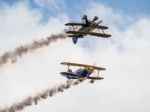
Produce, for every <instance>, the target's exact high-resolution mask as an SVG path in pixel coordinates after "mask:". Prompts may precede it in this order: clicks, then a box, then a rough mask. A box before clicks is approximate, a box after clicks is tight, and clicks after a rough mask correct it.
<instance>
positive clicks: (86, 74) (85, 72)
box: [60, 62, 106, 83]
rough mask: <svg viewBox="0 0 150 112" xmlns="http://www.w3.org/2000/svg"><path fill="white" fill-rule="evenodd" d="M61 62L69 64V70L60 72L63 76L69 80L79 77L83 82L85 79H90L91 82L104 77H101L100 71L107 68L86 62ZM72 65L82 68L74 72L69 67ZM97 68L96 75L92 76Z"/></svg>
mask: <svg viewBox="0 0 150 112" xmlns="http://www.w3.org/2000/svg"><path fill="white" fill-rule="evenodd" d="M61 64H62V65H67V66H68V70H67V72H60V74H61V75H62V76H65V77H66V78H67V79H68V81H69V80H70V79H77V80H78V81H80V82H82V81H83V80H85V79H90V83H94V82H95V80H102V79H104V78H103V77H99V71H101V70H106V69H105V68H102V67H97V66H92V65H86V64H78V63H70V62H62V63H61ZM70 66H75V67H82V68H79V69H77V70H76V71H75V72H73V71H72V70H71V69H70V68H69V67H70ZM95 70H97V74H96V76H91V74H92V73H94V71H95ZM68 81H67V82H68Z"/></svg>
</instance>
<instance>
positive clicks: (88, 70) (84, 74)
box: [66, 67, 94, 79]
mask: <svg viewBox="0 0 150 112" xmlns="http://www.w3.org/2000/svg"><path fill="white" fill-rule="evenodd" d="M93 71H94V70H93V69H92V68H89V67H86V68H84V69H78V70H77V71H75V72H72V71H70V73H73V74H77V75H78V76H71V75H67V76H66V77H67V78H68V79H79V77H82V78H88V77H89V76H90V75H91V74H92V73H93Z"/></svg>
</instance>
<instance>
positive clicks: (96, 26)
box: [92, 25, 108, 30]
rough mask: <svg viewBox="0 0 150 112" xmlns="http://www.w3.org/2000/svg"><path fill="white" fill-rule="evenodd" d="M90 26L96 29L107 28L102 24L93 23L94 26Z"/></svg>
mask: <svg viewBox="0 0 150 112" xmlns="http://www.w3.org/2000/svg"><path fill="white" fill-rule="evenodd" d="M92 27H94V28H97V29H103V30H105V29H108V27H107V26H102V25H95V26H92Z"/></svg>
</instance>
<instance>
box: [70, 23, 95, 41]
mask: <svg viewBox="0 0 150 112" xmlns="http://www.w3.org/2000/svg"><path fill="white" fill-rule="evenodd" d="M91 24H92V23H91ZM91 24H90V25H85V26H82V27H81V28H80V29H79V30H78V31H83V32H90V31H92V30H94V29H95V27H93V28H92V27H90V26H91ZM84 36H86V35H74V37H73V38H72V41H73V43H74V44H76V43H77V41H78V38H83V37H84Z"/></svg>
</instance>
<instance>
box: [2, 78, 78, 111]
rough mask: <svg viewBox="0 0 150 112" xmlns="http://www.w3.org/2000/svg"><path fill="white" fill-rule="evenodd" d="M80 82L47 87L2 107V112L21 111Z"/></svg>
mask: <svg viewBox="0 0 150 112" xmlns="http://www.w3.org/2000/svg"><path fill="white" fill-rule="evenodd" d="M79 83H80V81H73V80H72V81H70V82H68V83H65V84H60V85H58V86H57V87H54V88H51V89H47V90H45V91H43V92H41V93H38V94H37V95H35V96H29V97H28V98H26V99H25V100H23V101H21V102H18V103H15V104H13V105H11V106H10V107H6V108H4V109H0V112H16V111H21V110H23V109H24V108H25V107H28V106H32V105H33V104H35V105H37V104H38V102H39V101H40V100H42V99H47V97H48V96H50V97H52V96H54V95H55V94H56V93H59V92H64V90H65V89H68V88H70V87H71V86H73V85H78V84H79Z"/></svg>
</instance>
